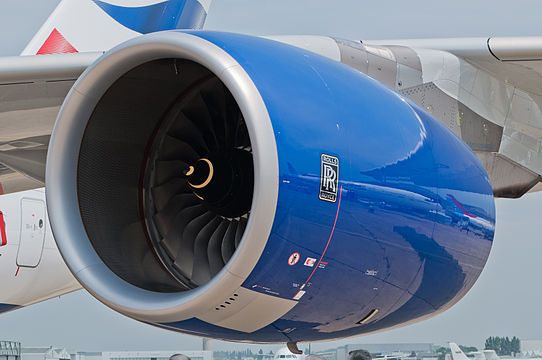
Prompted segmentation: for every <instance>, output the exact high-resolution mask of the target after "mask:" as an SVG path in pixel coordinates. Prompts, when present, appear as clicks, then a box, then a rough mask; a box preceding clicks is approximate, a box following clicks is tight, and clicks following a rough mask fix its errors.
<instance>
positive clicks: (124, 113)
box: [47, 31, 495, 342]
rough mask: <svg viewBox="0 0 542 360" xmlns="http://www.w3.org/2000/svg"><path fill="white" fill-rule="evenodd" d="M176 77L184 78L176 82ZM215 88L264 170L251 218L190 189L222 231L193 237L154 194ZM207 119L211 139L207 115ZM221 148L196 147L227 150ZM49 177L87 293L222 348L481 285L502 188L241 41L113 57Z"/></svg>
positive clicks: (79, 105)
mask: <svg viewBox="0 0 542 360" xmlns="http://www.w3.org/2000/svg"><path fill="white" fill-rule="evenodd" d="M164 59H167V61H165V60H164ZM172 59H173V60H172ZM163 60H164V61H163ZM183 61H184V62H183ZM165 64H168V65H165ZM166 68H167V69H170V70H171V69H173V68H174V69H175V76H177V77H179V79H181V80H178V81H179V82H178V83H177V84H176V85H175V86H171V84H170V83H171V81H170V80H167V79H168V78H167V76H172V75H171V74H167V71H166V70H164V69H166ZM168 71H169V70H168ZM150 73H152V76H150V75H149V74H150ZM140 76H141V79H145V81H139V80H138V79H139V78H138V77H140ZM214 78H216V79H218V80H220V82H221V83H222V84H223V85H224V87H225V88H226V89H227V90H229V92H230V93H231V96H232V98H233V99H234V100H235V101H236V103H237V105H238V107H239V110H240V113H241V114H242V117H243V119H244V122H245V123H246V127H247V131H248V138H249V139H247V144H245V145H243V146H241V145H239V146H237V149H241V148H243V149H245V150H246V151H250V152H251V154H252V160H253V164H252V165H251V166H249V168H250V172H252V171H253V172H254V178H253V181H252V182H249V183H250V184H251V185H250V186H249V187H248V185H244V186H245V188H246V189H249V190H250V191H253V196H252V197H251V198H249V200H250V199H252V205H251V208H250V209H243V210H239V209H237V208H235V206H234V209H233V210H232V206H230V205H228V206H223V202H224V201H226V200H220V201H221V202H217V201H218V200H217V201H215V202H213V203H212V204H211V203H205V201H206V200H205V199H208V196H211V195H209V194H207V193H205V194H203V193H201V192H198V191H199V190H198V189H194V188H189V187H187V189H188V190H186V191H185V190H183V191H185V192H183V193H181V194H180V195H179V194H175V195H172V196H171V197H172V198H175V199H178V200H176V201H175V204H180V203H183V201H184V200H182V199H183V196H185V195H186V194H189V193H190V191H191V192H193V193H194V194H195V195H196V196H197V197H198V199H200V200H201V201H200V203H193V204H194V205H190V206H193V207H194V208H196V207H198V206H200V207H202V210H201V211H202V213H201V214H199V215H197V216H199V217H196V216H195V217H194V219H196V218H197V219H200V220H201V219H203V218H204V217H205V216H208V218H209V222H208V223H205V224H204V222H203V220H201V224H202V225H201V228H200V229H199V230H197V231H195V230H194V231H192V230H190V229H192V228H191V227H190V226H192V227H195V226H196V225H194V224H195V223H197V221H199V220H186V221H185V222H183V221H184V220H183V217H182V216H181V215H180V214H181V213H182V214H184V213H186V212H187V210H186V209H184V208H183V209H178V213H176V214H175V216H176V217H175V216H173V217H175V219H176V220H168V221H169V223H167V224H170V225H171V226H170V227H169V228H168V227H167V226H166V225H163V224H165V222H164V221H165V220H160V211H161V208H169V207H172V206H173V207H174V205H175V204H173V205H171V204H170V203H168V204H166V203H165V205H164V206H160V205H157V204H158V202H159V196H158V194H157V193H158V189H156V188H153V181H154V180H152V179H154V178H160V179H163V178H164V177H163V176H161V175H160V174H158V175H156V173H159V163H160V161H164V159H165V157H164V156H165V155H160V154H159V153H160V151H161V150H160V149H162V148H166V143H167V138H168V136H169V135H171V133H172V132H171V131H173V130H171V129H172V128H176V127H178V128H182V129H183V130H182V131H181V132H182V134H184V135H182V134H181V135H179V136H181V137H182V136H184V137H185V138H186V137H187V136H186V134H188V133H190V131H189V130H187V129H188V126H187V125H186V124H185V125H183V126H180V125H179V126H177V125H175V124H174V121H173V120H171V119H173V118H175V119H178V118H179V116H178V113H180V112H182V113H183V114H185V115H186V114H193V113H194V112H195V110H194V109H196V108H197V107H196V106H195V105H194V103H195V102H196V100H194V99H196V98H197V97H196V96H195V95H194V96H193V95H190V96H188V95H187V94H191V92H193V91H194V90H193V89H194V88H195V87H198V86H208V87H207V88H205V89H204V90H202V91H201V92H200V93H201V98H202V99H203V100H204V101H203V102H204V103H206V104H207V105H208V104H209V102H208V100H207V99H210V98H212V96H211V95H209V94H210V93H211V91H214V90H216V88H217V87H216V86H215V85H212V86H211V85H201V84H203V83H205V84H207V82H208V81H214V80H213V79H214ZM134 79H135V80H134ZM141 79H140V80H141ZM157 79H159V80H157ZM185 79H186V80H185ZM209 79H211V80H209ZM168 81H169V82H168ZM183 81H184V82H183ZM155 83H156V84H155ZM172 89H177V90H176V91H172ZM162 90H164V94H166V91H167V93H168V94H170V93H171V95H164V94H162V93H161V92H160V91H162ZM179 99H181V100H179ZM176 101H177V102H178V105H175V104H176ZM217 101H218V100H217ZM226 102H227V101H226ZM217 103H218V102H216V101H215V102H214V104H217ZM216 106H218V105H216ZM186 109H188V110H186ZM225 109H229V108H228V107H227V106H226V107H225ZM213 111H214V110H213V108H212V107H210V108H208V109H207V110H206V114H207V113H208V114H210V115H209V119H213V120H210V124H211V125H209V126H211V127H213V129H216V128H217V125H216V124H217V122H216V121H215V120H214V119H215V117H214V116H215V115H213V114H214V113H216V114H218V113H219V111H214V112H213ZM172 112H173V113H175V116H172V115H171V113H172ZM164 114H166V115H164ZM168 114H170V115H168ZM111 115H114V116H111ZM186 116H188V115H186ZM193 116H195V118H196V119H199V120H191V121H192V123H191V124H196V125H197V126H196V127H198V126H199V128H200V129H201V126H200V125H201V124H200V121H204V120H201V119H203V118H205V117H207V115H205V117H201V118H200V117H198V115H193ZM216 116H218V115H216ZM184 117H185V116H184V115H183V118H184ZM164 119H165V120H164ZM175 121H177V120H175ZM172 124H173V125H172ZM198 124H199V125H198ZM226 127H227V126H224V129H225V128H226ZM132 128H133V129H135V130H133V133H132ZM166 128H167V129H166ZM163 129H166V130H163ZM170 130H171V131H170ZM179 131H180V130H179ZM211 132H213V134H214V135H209V134H211ZM125 133H126V134H129V135H126V134H125ZM194 134H196V133H194ZM216 134H218V130H217V131H216V132H215V130H213V131H209V129H207V130H205V129H204V130H202V131H201V134H199V133H198V134H196V135H197V137H199V136H200V135H201V137H202V139H208V138H212V137H213V136H214V138H215V140H214V141H215V142H217V143H218V142H220V141H219V140H217V139H218V138H219V137H220V136H219V135H216ZM224 134H225V135H224V137H227V134H228V131H227V130H224ZM195 137H196V136H195V135H194V136H191V138H192V139H193V138H195ZM248 140H250V145H248ZM183 141H185V142H187V143H189V142H190V141H189V140H183ZM227 142H228V141H226V140H224V143H227ZM183 146H185V145H183ZM183 146H180V145H178V147H177V148H175V147H172V148H169V150H168V151H169V152H167V151H166V152H167V153H168V155H167V156H169V157H167V160H168V161H172V159H173V160H175V161H176V162H177V163H178V162H179V161H181V163H183V164H184V163H186V164H187V165H186V166H188V165H190V164H189V163H190V161H192V162H193V161H195V160H189V159H188V158H189V157H190V156H188V155H186V156H184V155H183V156H184V157H182V156H181V159H180V160H179V159H177V158H172V156H174V155H171V154H173V153H179V152H181V150H182V149H184V147H183ZM202 147H206V146H202ZM208 148H210V146H208ZM111 149H114V154H113V155H112V150H111ZM194 149H195V150H196V151H195V152H196V153H198V154H194V155H193V156H192V159H196V158H198V157H203V156H204V155H202V154H201V152H204V151H207V152H209V153H211V152H212V153H213V155H208V156H207V155H205V156H207V158H209V159H211V162H214V161H215V160H212V159H215V158H216V159H218V158H221V159H222V157H220V155H219V154H218V153H219V152H220V151H218V150H213V151H211V150H209V149H207V150H198V149H197V147H194ZM217 149H218V145H217ZM173 150H175V151H173ZM164 151H165V150H164ZM236 151H237V150H236ZM161 156H162V157H161ZM228 159H230V158H229V157H228ZM216 161H217V162H218V161H219V160H216ZM220 161H222V160H220ZM224 161H226V160H224ZM228 161H229V160H228ZM235 161H237V160H235ZM237 163H242V162H239V161H237ZM215 165H216V164H215ZM47 166H48V168H47V199H48V208H49V213H50V217H51V222H52V227H53V230H54V234H55V238H56V239H57V243H58V245H59V248H60V250H61V252H62V254H63V256H64V258H65V260H66V262H67V264H68V266H69V267H70V269H71V270H72V272H73V273H74V275H75V276H76V277H77V278H78V279H79V281H80V282H81V283H82V285H83V286H84V287H85V288H87V289H88V290H89V291H90V292H91V293H92V294H93V295H95V296H96V297H97V298H98V299H100V300H101V301H102V302H104V303H105V304H107V305H108V306H110V307H112V308H113V309H115V310H117V311H119V312H121V313H124V314H126V315H128V316H131V317H133V318H136V319H139V320H141V321H144V322H147V323H150V324H153V325H156V326H159V327H163V328H167V329H170V330H174V331H180V332H184V333H189V334H194V335H200V336H206V337H212V338H219V339H224V340H234V341H254V342H285V341H317V340H327V339H334V338H340V337H346V336H353V335H359V334H364V333H369V332H374V331H378V330H382V329H386V328H390V327H394V326H397V325H401V324H408V323H411V322H414V321H418V320H421V319H424V318H427V317H430V316H433V315H435V314H437V313H440V312H442V311H444V310H445V309H447V308H449V307H450V306H452V305H453V304H455V303H456V302H457V301H459V300H460V299H461V298H462V297H463V296H464V295H465V294H466V293H467V291H468V290H469V289H470V288H471V287H472V286H473V284H474V282H475V281H476V279H477V278H478V276H479V275H480V272H481V271H482V269H483V266H484V264H485V262H486V260H487V257H488V255H489V252H490V249H491V244H492V240H493V234H494V223H495V208H494V199H493V195H492V189H491V185H490V183H489V180H488V176H487V174H486V172H485V170H484V168H483V167H482V165H481V164H480V162H479V161H478V159H477V157H476V155H475V154H474V153H473V152H472V151H471V150H470V149H469V148H468V146H467V145H465V144H464V143H463V142H462V141H461V140H460V139H458V138H457V137H456V136H455V135H454V134H453V133H451V132H450V131H449V130H448V129H447V128H445V126H443V125H442V124H441V123H440V122H439V121H438V120H436V119H434V118H433V117H431V116H430V115H429V114H428V113H426V112H424V111H423V110H421V109H420V108H418V107H417V106H416V105H414V104H412V103H410V102H409V101H408V100H406V99H404V98H403V97H401V96H400V95H399V94H397V93H395V92H394V91H392V90H390V89H389V88H387V87H385V86H383V85H381V84H380V83H378V82H376V81H374V80H372V79H371V78H369V77H367V76H365V75H363V74H361V73H359V72H357V71H355V70H353V69H351V68H349V67H347V66H345V65H342V64H340V63H337V62H334V61H332V60H329V59H326V58H323V57H321V56H318V55H315V54H313V53H311V52H307V51H304V50H300V49H298V48H295V47H292V46H289V45H285V44H281V43H278V42H274V41H270V40H265V39H261V38H256V37H250V36H244V35H238V34H229V33H220V32H206V31H199V32H163V33H156V34H151V35H147V36H143V37H140V38H137V39H134V40H132V41H129V42H128V43H126V44H123V45H121V46H119V47H117V48H115V49H113V50H112V51H110V52H109V53H107V54H106V55H104V57H103V58H102V59H100V60H98V62H97V63H96V64H94V65H93V66H92V67H91V68H89V69H88V70H87V71H86V72H85V74H83V75H82V77H81V78H80V79H79V80H78V82H77V83H76V85H75V86H74V89H72V92H71V93H70V95H69V96H68V98H67V100H66V101H65V103H64V105H63V108H62V110H61V113H60V115H59V119H58V121H57V125H56V127H55V132H54V134H53V139H52V141H51V147H50V150H49V158H48V164H47ZM194 166H195V165H194ZM247 171H248V170H247ZM186 173H190V172H188V171H187V170H184V174H186ZM234 173H235V171H234ZM59 174H61V176H59ZM119 174H120V175H119ZM149 174H151V175H149ZM176 174H177V175H175V176H180V175H179V174H180V170H179V172H177V173H176ZM236 174H237V175H235V176H241V177H242V176H244V175H243V174H245V173H243V171H241V170H240V171H239V172H238V173H236ZM216 176H218V175H216ZM210 178H211V175H209V179H210ZM149 179H150V180H149ZM182 181H184V180H180V182H182ZM228 181H229V180H228ZM158 182H159V181H158ZM183 184H184V183H183ZM243 184H245V183H243ZM252 184H253V185H252ZM183 186H184V185H183ZM190 186H192V185H190ZM252 186H253V190H252ZM157 187H159V186H157ZM234 188H235V186H233V185H232V187H230V189H234ZM241 188H243V187H241ZM130 189H131V190H130ZM155 190H156V191H155ZM160 190H161V189H160ZM231 191H233V190H231ZM236 191H240V190H236ZM119 194H120V195H119ZM234 195H235V194H234ZM234 195H231V196H230V197H229V198H232V199H234V198H235V196H234ZM186 196H188V195H186ZM212 196H214V195H212ZM226 198H227V197H224V198H221V199H226ZM193 200H194V199H191V200H186V201H193ZM197 201H199V200H197ZM233 202H234V203H236V204H238V203H240V202H241V200H239V201H237V202H235V201H233ZM191 204H192V203H191ZM217 204H218V205H217ZM247 204H248V203H247ZM168 206H169V207H168ZM179 206H180V205H179ZM187 206H188V205H187ZM204 206H207V207H206V208H205V209H207V210H203V208H204ZM148 208H151V209H152V211H151V210H148ZM209 209H210V210H209ZM224 209H226V210H224ZM185 210H186V211H185ZM245 210H246V211H245ZM204 211H208V212H204ZM212 211H214V212H216V214H217V215H216V218H213V217H212V215H211V214H210V212H212ZM221 211H224V212H223V213H221ZM232 211H233V213H235V215H231V216H230V215H227V214H232ZM236 211H237V212H236ZM208 213H209V215H206V214H208ZM121 214H122V215H121ZM128 214H132V215H128ZM241 214H243V215H241ZM239 215H241V216H239ZM130 216H131V217H130ZM173 217H172V218H173ZM57 219H60V220H57ZM168 219H169V218H168ZM243 219H245V220H243ZM243 221H244V222H243ZM213 222H214V223H215V225H213V226H214V227H213V230H212V231H211V230H208V229H210V228H211V227H212V226H211V225H210V224H211V223H213ZM134 223H135V224H136V225H135V226H134V225H133V224H134ZM232 223H235V225H232ZM180 224H184V225H180ZM190 224H192V225H190ZM222 226H223V227H222ZM232 226H235V228H236V229H241V228H243V229H245V230H244V233H240V235H239V236H238V239H237V240H236V241H235V246H236V249H235V251H234V252H233V253H232V254H230V257H228V258H226V257H225V253H227V251H226V250H225V249H226V248H227V246H228V245H227V244H226V240H217V239H218V235H216V234H217V233H220V238H221V239H226V238H228V233H229V232H230V230H229V229H230V228H231V227H232ZM221 227H222V230H219V229H221ZM166 228H167V229H166ZM179 228H180V230H179ZM119 229H120V230H119ZM123 229H124V230H123ZM126 229H129V231H128V230H126ZM163 229H166V230H163ZM172 229H177V230H179V231H180V233H179V234H180V235H176V237H175V239H177V240H175V241H170V240H169V238H170V237H171V236H172V235H171V234H172V231H173V230H172ZM206 229H207V230H206ZM191 231H192V232H193V233H194V239H193V240H190V241H189V240H187V239H188V235H187V234H190V233H191ZM206 231H207V233H208V236H207V238H206V237H205V236H204V235H202V234H205V232H206ZM221 231H222V232H221ZM232 231H233V230H232ZM127 232H129V233H130V235H129V236H127V238H128V239H129V240H127V241H124V240H123V239H124V237H125V234H126V233H127ZM232 233H233V232H232ZM211 234H212V235H211ZM241 235H242V237H241ZM232 236H233V235H232ZM138 239H141V241H139V240H138ZM138 241H139V242H138ZM218 241H223V242H222V244H221V245H216V244H218ZM231 241H232V243H233V237H232V240H231ZM183 242H186V243H187V244H189V245H187V246H184V245H179V249H177V248H175V246H177V245H176V244H182V243H183ZM128 244H129V245H128ZM137 244H140V245H137ZM190 244H191V245H190ZM213 244H215V245H216V246H217V248H216V249H220V250H221V255H222V265H221V266H219V267H217V266H216V264H215V265H213V264H214V261H215V260H213V259H214V258H216V256H215V257H213V256H214V255H213V246H215V245H213ZM183 246H184V247H183ZM232 246H233V245H232ZM127 247H129V248H130V250H129V251H128V250H126V248H127ZM172 247H174V248H175V251H173V250H171V248H172ZM188 248H190V249H188ZM168 249H169V250H168ZM183 249H184V250H183ZM187 249H188V250H187ZM198 249H199V250H198ZM202 249H203V250H202ZM204 250H205V251H207V253H206V254H204V255H202V254H203V253H202V251H204ZM183 251H184V252H183ZM187 251H188V253H190V254H191V257H190V259H188V257H187V255H186V253H187ZM217 251H218V250H217ZM232 251H233V250H232ZM177 252H178V253H179V254H180V255H179V256H178V257H175V256H176V255H171V254H172V253H175V254H176V253H177ZM149 254H151V255H152V256H151V255H149ZM168 254H169V255H168ZM215 255H216V254H215ZM219 255H220V254H219ZM183 259H184V260H183ZM187 259H188V260H187ZM201 259H203V260H201ZM183 261H188V262H189V264H190V266H187V265H186V263H184V265H183ZM200 263H205V264H206V266H207V267H208V268H205V269H203V268H202V267H201V266H200V265H198V264H200ZM186 269H188V270H186ZM202 269H203V270H202ZM164 274H165V275H164ZM196 274H199V275H196ZM202 274H203V275H202ZM172 279H173V280H172Z"/></svg>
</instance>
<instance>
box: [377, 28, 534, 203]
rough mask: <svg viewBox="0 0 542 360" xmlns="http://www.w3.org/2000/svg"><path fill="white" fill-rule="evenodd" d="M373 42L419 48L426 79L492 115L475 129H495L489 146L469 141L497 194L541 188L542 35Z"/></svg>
mask: <svg viewBox="0 0 542 360" xmlns="http://www.w3.org/2000/svg"><path fill="white" fill-rule="evenodd" d="M371 43H372V42H371ZM374 43H377V44H380V45H392V44H393V45H395V46H397V45H399V46H408V47H410V48H413V49H415V50H416V52H417V53H418V55H419V57H420V60H421V66H422V68H423V69H422V72H423V83H424V84H428V83H432V84H434V85H435V86H436V88H438V89H439V90H440V91H443V92H444V93H445V94H446V95H447V96H450V97H452V98H453V99H455V100H457V101H458V103H460V104H462V105H464V106H466V107H467V108H468V109H469V110H472V111H473V112H474V113H476V114H477V115H479V116H481V117H482V118H483V119H485V120H488V121H489V124H487V126H482V127H481V128H478V129H477V130H476V131H477V132H478V133H479V135H481V136H482V137H485V138H487V137H491V136H492V134H493V135H494V134H496V135H495V136H493V137H494V140H493V141H490V142H489V143H490V144H488V143H487V142H486V143H485V144H484V145H489V148H487V149H484V148H483V147H480V146H478V147H477V146H476V145H475V146H472V145H471V144H469V145H471V147H473V150H475V152H476V153H477V154H478V156H479V157H480V159H481V160H482V162H483V163H484V166H485V167H486V170H487V171H488V174H489V175H490V177H491V180H492V184H493V187H494V189H496V190H497V192H496V195H500V196H502V197H520V196H521V195H523V194H524V193H525V192H526V191H530V192H533V191H540V190H542V187H541V186H540V184H539V182H540V180H541V178H540V175H541V174H542V112H541V106H542V37H490V38H455V39H453V38H452V39H417V40H381V41H374ZM426 107H427V106H426ZM458 118H459V117H458ZM441 120H442V119H441ZM457 122H458V123H460V122H461V120H460V119H459V120H458V121H457ZM460 126H461V125H460ZM461 137H462V138H463V137H464V136H461ZM467 143H469V142H467Z"/></svg>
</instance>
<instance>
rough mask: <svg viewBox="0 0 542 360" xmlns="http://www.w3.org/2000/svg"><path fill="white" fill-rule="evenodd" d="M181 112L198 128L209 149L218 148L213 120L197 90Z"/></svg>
mask: <svg viewBox="0 0 542 360" xmlns="http://www.w3.org/2000/svg"><path fill="white" fill-rule="evenodd" d="M183 113H184V114H185V115H186V117H187V118H189V119H190V121H192V122H193V123H194V124H195V125H196V126H197V127H198V128H199V129H200V133H201V134H202V135H203V137H204V138H205V140H206V143H207V146H208V148H209V150H211V151H212V150H218V142H217V139H216V134H215V131H214V128H213V121H212V119H211V115H209V111H208V110H207V106H206V105H205V102H204V101H203V99H202V97H201V94H200V93H199V92H198V93H197V94H196V95H194V97H193V98H192V99H191V101H190V102H189V104H188V106H187V107H186V108H184V109H183Z"/></svg>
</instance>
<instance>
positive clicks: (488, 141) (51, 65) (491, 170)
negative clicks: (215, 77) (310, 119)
mask: <svg viewBox="0 0 542 360" xmlns="http://www.w3.org/2000/svg"><path fill="white" fill-rule="evenodd" d="M270 38H271V39H274V40H278V41H281V42H286V43H289V44H291V45H294V46H298V47H301V48H305V49H308V50H311V51H314V52H316V53H320V54H321V55H324V56H327V57H330V58H332V59H334V60H337V61H341V62H343V63H345V64H347V65H350V66H352V67H354V68H356V69H357V70H360V71H362V72H365V73H366V74H368V75H369V76H371V77H373V78H375V79H376V80H379V81H381V82H382V83H384V84H386V85H388V86H390V87H394V88H395V89H396V90H397V91H399V92H401V93H402V94H403V95H405V96H407V97H409V98H410V99H412V100H413V101H414V102H416V103H418V104H419V105H420V106H422V107H424V108H425V109H426V110H427V111H429V112H431V113H432V114H433V115H434V116H435V117H437V118H439V119H440V120H441V121H442V122H443V123H444V124H446V125H447V126H448V127H449V128H450V129H451V130H452V131H454V132H455V133H456V134H457V135H458V136H460V137H461V138H462V139H463V141H465V142H466V143H467V144H468V145H469V146H471V148H472V149H473V150H474V151H475V152H476V153H477V155H478V156H479V158H480V159H481V161H482V163H483V164H484V167H485V168H486V170H487V172H488V174H489V176H490V178H491V181H492V185H493V188H494V190H495V195H496V196H498V197H509V198H516V197H520V196H522V195H523V194H525V193H526V192H528V191H531V192H532V191H539V190H542V186H541V185H539V182H540V180H541V174H542V112H541V110H540V109H541V105H542V37H521V38H518V37H515V38H449V39H415V40H376V41H367V42H365V41H364V42H361V43H360V42H351V41H344V40H338V39H333V38H328V37H315V36H305V37H300V36H278V37H270ZM101 54H102V53H100V52H95V53H76V54H58V55H40V56H25V57H6V58H1V59H0V98H1V99H2V101H1V102H0V128H1V129H2V130H3V131H2V134H1V136H0V184H1V185H2V188H3V190H0V191H3V192H6V193H8V192H14V191H21V190H25V189H29V188H34V187H36V186H39V185H42V184H43V181H44V173H45V155H46V151H47V145H48V140H49V136H50V134H51V131H52V127H53V124H54V121H55V119H56V115H57V112H58V109H59V107H60V105H61V104H62V101H63V99H64V97H65V96H66V94H67V93H68V91H69V90H70V88H71V86H72V85H73V83H74V81H75V80H76V79H77V77H78V76H79V75H80V74H81V73H82V72H83V71H84V70H85V69H86V67H87V66H88V65H90V64H91V63H92V62H93V61H94V60H95V59H97V58H98V57H99V56H100V55H101ZM360 54H362V55H360ZM363 54H364V55H363ZM412 55H414V56H415V57H417V59H414V60H413V59H412ZM409 56H410V58H409ZM401 57H403V59H402V58H401ZM407 58H408V59H407ZM371 63H372V64H371ZM418 73H419V74H418ZM413 74H414V75H413ZM450 107H451V108H450Z"/></svg>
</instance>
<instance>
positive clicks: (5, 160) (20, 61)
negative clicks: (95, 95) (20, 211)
mask: <svg viewBox="0 0 542 360" xmlns="http://www.w3.org/2000/svg"><path fill="white" fill-rule="evenodd" d="M101 54H102V53H100V52H96V53H78V54H55V55H39V56H13V57H4V58H0V129H2V130H1V133H0V194H1V193H4V192H5V193H12V192H16V191H22V190H27V189H31V188H35V187H38V186H43V183H44V179H45V157H46V154H47V147H48V144H49V138H50V135H51V131H52V129H53V125H54V123H55V120H56V116H57V114H58V110H59V108H60V105H61V104H62V102H63V101H64V98H65V97H66V95H67V93H68V91H69V90H70V89H71V87H72V86H73V84H74V82H75V80H76V79H77V78H78V77H79V75H81V73H82V72H83V71H84V70H85V69H86V68H87V67H88V66H89V65H90V64H91V63H92V62H93V61H94V60H95V59H96V58H98V57H99V56H100V55H101Z"/></svg>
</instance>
